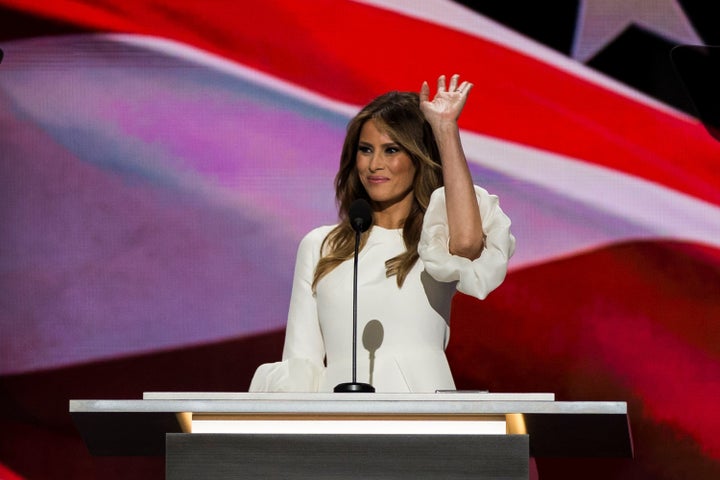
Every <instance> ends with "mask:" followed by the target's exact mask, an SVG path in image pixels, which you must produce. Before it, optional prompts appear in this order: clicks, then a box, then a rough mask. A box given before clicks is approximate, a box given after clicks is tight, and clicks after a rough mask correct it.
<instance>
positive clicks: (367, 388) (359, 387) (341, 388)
mask: <svg viewBox="0 0 720 480" xmlns="http://www.w3.org/2000/svg"><path fill="white" fill-rule="evenodd" d="M333 391H334V392H335V393H375V387H373V386H372V385H370V384H367V383H357V382H348V383H341V384H340V385H338V386H336V387H335V388H334V389H333Z"/></svg>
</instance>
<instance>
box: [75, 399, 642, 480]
mask: <svg viewBox="0 0 720 480" xmlns="http://www.w3.org/2000/svg"><path fill="white" fill-rule="evenodd" d="M70 414H71V415H72V418H73V421H74V423H75V425H76V427H77V429H78V430H79V432H80V434H81V436H82V437H83V440H84V442H85V444H86V445H87V447H88V449H89V451H90V453H91V454H93V455H118V456H128V455H164V456H165V468H166V478H167V479H168V480H184V479H190V478H192V479H197V478H214V479H231V478H232V479H236V478H298V479H324V478H348V479H352V478H391V479H394V478H398V479H400V478H412V479H424V478H428V479H429V478H443V479H468V478H473V479H477V478H493V479H527V478H528V476H529V467H528V462H529V458H530V457H626V458H627V457H632V456H633V446H632V436H631V432H630V426H629V422H628V414H627V404H626V403H625V402H559V401H555V399H554V395H553V394H545V393H528V394H503V393H471V392H465V393H464V392H448V393H435V394H367V393H358V394H355V393H343V394H337V393H318V394H280V393H272V394H267V393H264V394H255V393H164V392H151V393H145V394H144V395H143V399H142V400H71V401H70Z"/></svg>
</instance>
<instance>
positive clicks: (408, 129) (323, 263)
mask: <svg viewBox="0 0 720 480" xmlns="http://www.w3.org/2000/svg"><path fill="white" fill-rule="evenodd" d="M368 120H373V121H374V122H375V125H376V126H377V128H378V129H379V130H380V131H382V132H384V133H385V134H387V135H388V136H389V137H390V138H391V139H392V140H393V141H394V142H396V143H397V144H398V145H399V146H400V148H402V149H403V150H404V151H405V152H406V153H407V154H408V156H409V157H410V159H411V160H412V162H413V165H414V166H415V178H414V181H413V203H412V206H411V208H410V213H409V214H408V217H407V218H406V219H405V222H404V224H403V240H404V242H405V252H403V253H401V254H400V255H397V256H396V257H393V258H390V259H388V260H387V261H386V262H385V273H386V275H387V277H391V276H393V275H397V284H398V286H399V287H402V285H403V283H404V281H405V278H406V277H407V275H408V273H409V272H410V269H411V268H412V267H413V265H415V262H416V261H417V259H418V253H417V245H418V242H419V241H420V231H421V229H422V223H423V218H424V217H425V211H426V210H427V207H428V203H429V201H430V195H431V194H432V192H433V191H434V190H435V189H437V188H438V187H440V186H442V185H443V179H442V166H441V163H440V153H439V151H438V146H437V142H436V141H435V136H434V135H433V133H432V129H431V128H430V124H429V123H428V122H427V121H426V120H425V116H424V115H423V113H422V111H421V110H420V98H419V96H418V94H417V93H413V92H389V93H386V94H384V95H381V96H379V97H377V98H375V99H374V100H373V101H371V102H370V103H369V104H367V105H366V106H365V107H364V108H363V109H362V110H360V112H359V113H358V114H357V115H356V116H355V117H354V118H353V119H352V120H351V121H350V122H349V123H348V126H347V134H346V136H345V142H344V144H343V148H342V153H341V156H340V169H339V170H338V173H337V175H336V176H335V201H336V203H337V207H338V217H339V220H340V222H339V224H338V225H337V226H336V227H335V228H334V229H333V230H332V231H330V233H328V235H327V237H325V239H324V240H323V243H322V246H321V253H322V255H321V258H320V261H319V262H318V265H317V267H316V269H315V276H314V278H313V283H312V288H313V291H315V288H316V287H317V284H318V282H319V281H320V279H322V278H323V277H324V276H325V275H327V274H328V273H330V272H331V271H332V270H333V269H334V268H335V267H337V266H338V265H340V264H341V263H342V262H344V261H346V260H349V259H351V258H352V257H353V254H354V252H355V231H354V230H353V229H352V227H351V226H350V222H349V221H348V210H349V209H350V204H351V203H352V202H353V201H354V200H356V199H358V198H364V199H365V200H367V201H368V202H370V204H371V205H372V201H371V200H370V197H369V195H368V193H367V191H366V190H365V187H363V185H362V183H361V182H360V178H359V176H358V171H357V167H356V161H357V160H356V157H357V149H358V142H359V139H360V132H361V130H362V128H363V126H364V125H365V123H366V122H367V121H368ZM368 236H369V231H368V232H365V233H364V234H363V235H362V237H361V241H360V248H361V249H362V248H363V247H364V246H365V243H366V242H367V238H368Z"/></svg>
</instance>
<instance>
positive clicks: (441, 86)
mask: <svg viewBox="0 0 720 480" xmlns="http://www.w3.org/2000/svg"><path fill="white" fill-rule="evenodd" d="M437 91H438V92H444V91H445V75H440V76H439V77H438V85H437Z"/></svg>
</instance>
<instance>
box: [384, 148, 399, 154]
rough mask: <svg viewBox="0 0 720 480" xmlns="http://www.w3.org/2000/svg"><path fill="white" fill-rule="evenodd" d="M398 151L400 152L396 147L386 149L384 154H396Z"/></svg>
mask: <svg viewBox="0 0 720 480" xmlns="http://www.w3.org/2000/svg"><path fill="white" fill-rule="evenodd" d="M399 151H400V149H399V148H397V147H388V148H386V149H385V153H389V154H393V153H398V152H399Z"/></svg>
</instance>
